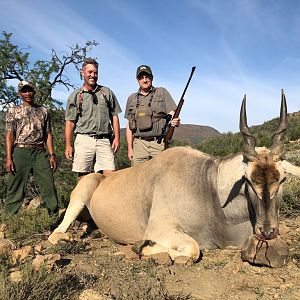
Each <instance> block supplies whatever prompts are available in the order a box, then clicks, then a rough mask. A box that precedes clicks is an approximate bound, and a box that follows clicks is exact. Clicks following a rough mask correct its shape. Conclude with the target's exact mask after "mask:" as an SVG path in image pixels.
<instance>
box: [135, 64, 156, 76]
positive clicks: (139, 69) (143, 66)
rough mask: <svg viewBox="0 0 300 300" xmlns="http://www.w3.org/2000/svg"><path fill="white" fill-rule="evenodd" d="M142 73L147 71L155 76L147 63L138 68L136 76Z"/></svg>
mask: <svg viewBox="0 0 300 300" xmlns="http://www.w3.org/2000/svg"><path fill="white" fill-rule="evenodd" d="M142 73H147V74H149V75H151V76H153V74H152V71H151V68H150V67H149V66H146V65H141V66H139V67H138V68H137V70H136V77H138V76H139V75H140V74H142Z"/></svg>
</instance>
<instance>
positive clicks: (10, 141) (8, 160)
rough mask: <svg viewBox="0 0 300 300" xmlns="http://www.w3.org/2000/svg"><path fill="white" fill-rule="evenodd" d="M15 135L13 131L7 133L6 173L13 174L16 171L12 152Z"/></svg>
mask: <svg viewBox="0 0 300 300" xmlns="http://www.w3.org/2000/svg"><path fill="white" fill-rule="evenodd" d="M14 141H15V139H14V135H13V133H12V131H9V130H7V131H6V171H7V172H8V173H13V172H14V171H15V167H14V162H13V159H12V152H13V146H14Z"/></svg>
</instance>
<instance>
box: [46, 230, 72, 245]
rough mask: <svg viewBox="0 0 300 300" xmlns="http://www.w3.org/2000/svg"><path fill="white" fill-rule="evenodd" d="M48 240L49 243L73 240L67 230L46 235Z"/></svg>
mask: <svg viewBox="0 0 300 300" xmlns="http://www.w3.org/2000/svg"><path fill="white" fill-rule="evenodd" d="M48 241H49V242H50V243H51V244H54V245H56V244H57V243H58V242H59V241H66V242H71V241H73V237H72V235H71V234H70V233H69V232H55V231H54V232H53V233H52V234H50V236H49V237H48Z"/></svg>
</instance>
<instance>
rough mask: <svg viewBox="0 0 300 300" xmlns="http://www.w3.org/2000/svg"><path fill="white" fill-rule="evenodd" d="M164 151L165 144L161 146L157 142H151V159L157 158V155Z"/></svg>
mask: <svg viewBox="0 0 300 300" xmlns="http://www.w3.org/2000/svg"><path fill="white" fill-rule="evenodd" d="M164 149H165V145H164V143H163V142H162V143H160V144H158V143H157V141H152V142H150V145H149V154H150V157H151V158H153V157H155V156H156V155H158V154H159V153H161V152H162V151H163V150H164Z"/></svg>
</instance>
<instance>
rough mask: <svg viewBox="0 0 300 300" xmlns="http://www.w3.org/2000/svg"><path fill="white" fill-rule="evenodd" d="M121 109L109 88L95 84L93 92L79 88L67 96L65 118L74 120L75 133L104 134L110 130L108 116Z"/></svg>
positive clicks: (115, 113)
mask: <svg viewBox="0 0 300 300" xmlns="http://www.w3.org/2000/svg"><path fill="white" fill-rule="evenodd" d="M100 89H101V90H100ZM81 92H82V111H81V116H80V115H79V111H78V108H79V102H80V93H81ZM104 95H105V96H104ZM121 111H122V110H121V108H120V105H119V103H118V100H117V98H116V96H115V94H114V93H113V91H112V90H111V89H109V88H107V87H104V86H97V88H96V89H95V90H94V91H93V92H87V91H85V90H83V88H80V89H77V90H75V91H74V92H73V93H72V94H71V95H70V96H69V98H68V102H67V108H66V115H65V120H66V121H74V122H76V127H75V131H74V132H75V133H83V134H86V133H93V134H104V133H110V132H112V126H111V123H110V116H115V115H117V114H119V113H120V112H121Z"/></svg>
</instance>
